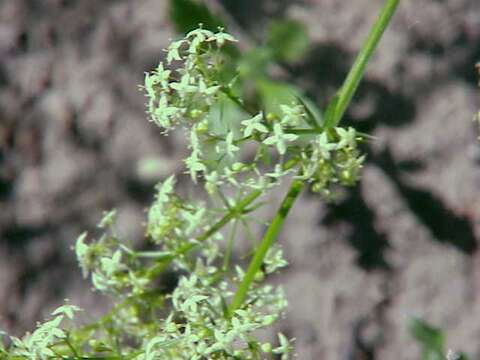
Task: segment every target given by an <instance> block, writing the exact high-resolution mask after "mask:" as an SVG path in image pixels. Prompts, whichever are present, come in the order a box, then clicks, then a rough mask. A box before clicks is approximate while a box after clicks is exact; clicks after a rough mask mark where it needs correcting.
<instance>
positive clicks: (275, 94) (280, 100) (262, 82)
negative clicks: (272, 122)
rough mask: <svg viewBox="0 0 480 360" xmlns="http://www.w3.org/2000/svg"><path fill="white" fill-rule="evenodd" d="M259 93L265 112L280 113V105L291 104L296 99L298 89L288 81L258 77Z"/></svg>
mask: <svg viewBox="0 0 480 360" xmlns="http://www.w3.org/2000/svg"><path fill="white" fill-rule="evenodd" d="M256 87H257V91H258V95H259V97H260V99H261V101H262V104H263V107H264V108H263V110H265V114H268V113H275V114H280V113H281V108H280V105H283V104H291V103H292V102H295V101H296V98H295V95H294V94H296V93H297V91H298V90H297V89H296V88H295V87H294V86H292V85H289V84H287V83H283V82H280V81H271V80H266V79H258V80H257V82H256Z"/></svg>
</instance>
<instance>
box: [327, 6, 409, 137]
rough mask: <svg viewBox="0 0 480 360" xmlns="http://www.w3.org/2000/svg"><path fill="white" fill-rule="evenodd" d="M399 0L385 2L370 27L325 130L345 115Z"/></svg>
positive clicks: (336, 123) (333, 125)
mask: <svg viewBox="0 0 480 360" xmlns="http://www.w3.org/2000/svg"><path fill="white" fill-rule="evenodd" d="M399 2H400V0H386V1H385V3H384V5H383V8H382V10H381V12H380V14H379V15H378V17H377V20H376V21H375V23H374V25H373V26H372V28H371V30H370V33H369V34H368V37H367V39H366V40H365V43H364V44H363V46H362V49H361V50H360V52H359V53H358V55H357V58H356V59H355V62H354V64H353V66H352V68H351V69H350V72H349V73H348V75H347V78H346V79H345V82H344V83H343V85H342V87H341V88H340V91H339V92H338V100H337V103H336V104H335V110H334V113H333V116H332V118H331V119H330V121H329V122H328V124H326V127H327V128H332V127H335V126H337V125H338V123H339V122H340V120H341V119H342V117H343V114H344V113H345V110H346V109H347V107H348V105H349V104H350V101H351V100H352V97H353V95H354V94H355V91H356V90H357V87H358V84H359V83H360V81H361V80H362V77H363V74H364V72H365V67H366V65H367V64H368V61H369V60H370V57H371V55H372V53H373V52H374V50H375V48H376V47H377V44H378V42H379V40H380V38H381V37H382V35H383V32H384V31H385V29H386V27H387V25H388V24H389V22H390V19H391V18H392V15H393V13H394V12H395V9H396V8H397V6H398V3H399Z"/></svg>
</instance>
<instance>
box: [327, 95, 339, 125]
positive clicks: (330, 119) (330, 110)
mask: <svg viewBox="0 0 480 360" xmlns="http://www.w3.org/2000/svg"><path fill="white" fill-rule="evenodd" d="M338 99H339V96H338V94H336V95H335V96H334V97H333V98H332V99H331V100H330V102H329V103H328V106H327V110H325V117H324V120H323V128H324V129H325V130H328V129H331V128H332V127H334V126H335V111H336V109H337V104H338Z"/></svg>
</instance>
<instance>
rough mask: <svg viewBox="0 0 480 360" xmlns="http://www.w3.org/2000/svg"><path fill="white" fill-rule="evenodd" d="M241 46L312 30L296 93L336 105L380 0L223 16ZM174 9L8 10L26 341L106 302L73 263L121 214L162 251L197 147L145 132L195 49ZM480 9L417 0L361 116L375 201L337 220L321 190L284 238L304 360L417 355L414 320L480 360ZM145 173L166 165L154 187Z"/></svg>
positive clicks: (1, 25)
mask: <svg viewBox="0 0 480 360" xmlns="http://www.w3.org/2000/svg"><path fill="white" fill-rule="evenodd" d="M209 3H210V5H211V6H212V7H213V8H215V9H217V10H219V11H223V12H224V13H225V14H227V15H228V14H229V15H228V17H229V19H230V21H234V22H235V24H236V25H235V26H234V27H233V29H234V30H233V32H234V33H235V32H237V33H235V34H236V35H238V36H239V37H240V38H242V37H245V36H246V35H245V34H248V33H250V34H251V33H255V32H256V31H257V30H258V29H260V28H261V27H262V26H263V24H264V23H265V22H266V20H267V19H268V17H270V16H274V15H275V16H278V15H281V16H288V17H291V18H294V19H298V20H301V21H302V22H303V23H305V24H306V26H307V28H308V32H309V36H310V38H311V40H312V44H311V48H310V51H309V53H308V55H307V57H306V58H305V59H304V60H303V61H301V62H300V63H299V64H297V65H295V66H294V67H293V68H292V69H291V70H292V72H293V78H294V80H295V82H296V83H297V84H298V85H300V86H301V87H303V88H304V89H306V90H307V91H308V92H309V93H310V94H313V95H314V97H316V99H315V100H317V101H319V102H320V103H322V102H323V103H324V101H325V96H326V95H327V94H330V93H331V91H332V89H333V88H334V86H337V85H339V84H340V83H341V80H342V79H343V77H344V75H345V72H346V70H347V69H348V65H349V64H350V62H351V60H352V57H353V54H354V53H355V50H356V49H358V47H359V45H360V43H361V41H362V39H363V38H364V36H365V34H366V33H367V31H368V28H369V25H370V24H371V23H372V21H373V19H374V16H375V14H376V13H377V10H378V8H379V7H380V5H381V3H382V1H380V0H355V1H339V0H304V1H243V2H240V1H234V0H230V1H227V0H224V1H222V2H216V1H209ZM166 5H167V4H166V1H165V0H139V1H126V0H124V1H122V0H117V1H113V0H102V1H93V0H83V1H80V0H42V1H37V0H3V1H0V328H3V329H5V330H7V331H9V332H13V333H15V334H21V333H22V332H24V331H25V330H26V329H29V328H31V327H32V326H33V324H34V323H35V321H36V320H40V319H42V317H43V316H45V315H46V314H47V313H48V311H49V310H51V309H52V307H54V306H56V305H58V304H59V303H60V302H61V300H62V299H63V298H65V297H68V298H70V299H72V302H74V303H76V304H78V305H80V306H82V307H84V308H87V309H92V311H94V312H95V313H100V312H101V311H102V310H103V309H104V308H105V307H106V306H107V304H106V302H105V301H104V300H101V301H99V299H98V298H97V297H96V295H94V294H90V292H89V291H87V290H88V288H89V284H88V283H87V282H85V281H83V280H82V279H81V277H80V272H79V271H77V268H76V264H75V260H74V256H73V253H72V251H71V250H70V247H71V245H72V243H73V241H74V239H75V238H76V236H77V235H78V234H79V233H80V232H81V231H83V230H88V229H90V230H91V229H93V228H94V226H95V224H96V223H97V221H98V219H99V218H100V215H101V211H102V210H104V209H109V208H112V207H116V208H117V209H118V212H119V217H120V228H121V229H120V230H121V232H122V234H124V235H125V236H127V237H129V238H132V239H140V238H141V237H142V227H141V226H140V224H141V222H142V221H143V218H144V209H145V207H146V206H148V203H149V202H150V200H151V198H152V189H153V188H152V186H153V184H154V182H155V179H161V178H162V176H165V175H167V174H170V173H171V172H173V171H175V172H181V171H182V170H181V163H180V162H179V159H180V158H181V157H182V156H183V155H184V147H183V144H184V142H183V139H182V138H181V137H180V136H177V137H176V136H170V137H169V138H167V139H165V138H163V137H161V136H160V134H159V131H158V129H157V128H155V127H154V126H153V125H152V124H151V123H148V122H147V121H146V120H145V116H144V105H143V103H144V98H143V96H142V94H141V93H140V92H139V91H138V89H137V86H136V85H137V84H139V83H141V82H142V77H143V72H144V71H146V70H148V69H151V68H152V66H154V65H155V63H156V62H157V61H158V59H159V57H160V56H161V55H162V52H161V50H162V48H164V47H165V46H166V45H167V43H168V39H169V38H170V37H174V36H175V34H174V32H173V30H172V26H171V23H170V21H169V19H168V13H167V10H166ZM478 60H480V1H478V0H448V1H441V0H422V1H416V0H403V1H402V2H401V5H400V8H399V10H398V12H397V14H396V15H395V18H394V20H393V23H392V25H391V27H390V28H389V30H388V31H387V33H386V35H385V37H384V39H383V40H382V42H381V44H380V48H379V50H378V52H377V54H376V55H375V57H374V60H373V62H372V63H371V64H370V65H369V67H368V72H367V76H366V79H365V82H364V84H363V85H362V87H361V89H360V93H359V96H357V97H356V101H355V105H354V106H353V108H352V109H351V111H350V112H349V113H348V116H347V120H348V121H349V122H350V123H352V124H354V125H355V126H357V127H358V128H360V129H361V130H362V131H365V132H368V133H372V134H373V135H375V136H376V137H377V140H376V141H375V142H374V143H373V144H371V145H370V147H369V149H368V151H369V161H368V165H367V166H366V168H365V172H364V177H363V179H362V181H361V184H360V186H359V187H358V188H357V189H355V190H352V191H348V192H345V194H344V195H343V196H342V198H341V199H340V201H339V202H338V203H337V204H336V205H330V206H326V205H324V204H322V202H321V201H319V199H318V198H317V197H315V196H314V195H311V194H304V196H303V198H302V199H301V201H300V202H299V203H298V204H297V205H296V207H295V209H294V211H293V212H292V215H291V218H290V219H289V220H288V222H287V228H286V231H285V232H284V233H283V235H282V236H281V242H282V243H283V245H284V247H285V249H286V253H287V254H286V255H287V258H288V259H289V261H290V263H291V266H290V267H289V268H288V269H287V270H285V271H283V273H282V275H281V276H280V277H278V278H277V279H275V281H281V282H283V283H285V287H286V291H287V295H288V297H289V300H290V312H289V315H288V318H287V319H286V320H285V321H284V322H283V323H282V324H281V325H280V327H281V328H282V330H283V331H285V332H286V333H287V334H288V335H289V336H292V337H296V338H297V342H296V347H297V352H298V358H299V359H302V360H303V359H334V360H336V359H339V360H340V359H342V360H343V359H350V360H354V359H398V360H401V359H417V358H418V349H417V346H416V344H415V343H414V342H413V341H412V340H411V338H410V337H409V335H408V333H407V328H406V325H407V322H408V319H409V318H410V317H411V316H420V317H423V318H425V319H426V320H428V321H429V322H431V323H432V324H435V325H437V326H441V327H443V328H445V329H446V330H447V331H448V346H449V347H450V348H454V349H463V350H464V351H466V352H468V353H469V354H470V355H471V357H472V359H479V358H480V342H479V341H478V339H479V335H480V255H479V252H478V251H476V250H477V239H478V236H479V230H480V228H479V225H480V222H479V221H480V196H479V186H480V173H479V163H480V147H479V146H478V145H477V142H476V137H477V134H476V130H477V129H476V127H475V124H474V123H473V122H472V117H473V114H474V113H475V112H476V111H477V109H478V108H479V101H478V99H479V96H478V94H479V89H478V88H477V87H476V82H477V80H476V75H475V72H474V63H475V62H476V61H478ZM145 157H152V158H155V159H157V160H159V161H160V162H161V163H162V165H163V166H162V168H161V169H160V170H159V173H158V174H157V175H158V176H157V177H156V178H154V179H152V178H151V177H150V178H149V177H145V176H144V175H143V174H142V172H141V171H139V170H141V169H140V168H139V164H140V162H141V160H142V159H144V158H145Z"/></svg>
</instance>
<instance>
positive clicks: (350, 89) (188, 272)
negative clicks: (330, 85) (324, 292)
mask: <svg viewBox="0 0 480 360" xmlns="http://www.w3.org/2000/svg"><path fill="white" fill-rule="evenodd" d="M397 3H398V1H392V0H389V1H387V2H386V3H385V6H384V8H383V10H382V12H381V14H380V16H379V20H378V21H377V23H376V24H375V25H374V26H373V28H372V32H371V34H370V35H369V37H368V39H367V42H366V43H365V46H364V48H363V49H362V51H361V53H360V55H359V57H358V59H357V62H356V63H355V64H354V66H353V67H352V71H351V73H350V74H349V76H348V77H347V79H346V81H345V84H344V85H343V87H342V88H341V89H340V91H339V92H338V95H337V96H336V97H334V99H333V100H332V102H331V104H330V106H329V107H328V109H327V111H326V113H325V115H324V117H323V118H320V117H319V116H318V115H315V113H316V112H315V111H312V109H311V108H310V107H309V106H308V105H307V102H306V101H304V100H303V98H302V97H301V96H297V97H296V100H294V101H293V102H290V103H282V104H279V106H278V110H276V111H268V112H267V111H264V110H262V109H261V108H259V109H257V108H254V107H251V106H249V105H248V104H246V102H245V101H244V100H243V99H242V97H241V95H240V93H241V91H240V88H239V86H238V84H237V82H236V76H235V74H233V75H232V72H231V71H228V67H229V64H228V58H227V57H226V56H225V51H224V49H225V47H226V46H228V45H229V44H231V43H233V42H235V41H236V40H235V38H234V37H233V36H232V35H230V34H228V33H226V32H224V31H223V29H219V31H218V32H212V31H209V30H206V29H203V28H202V27H200V28H199V29H196V30H193V31H191V32H189V33H188V34H187V35H186V36H185V38H183V39H181V40H178V41H175V42H173V43H172V44H171V45H170V46H169V47H168V49H167V55H166V62H160V63H159V65H158V66H157V67H156V69H154V70H153V71H151V72H149V73H146V74H145V81H144V85H143V86H142V88H143V89H144V91H145V93H146V96H147V113H148V115H149V117H150V120H151V121H152V122H154V123H155V124H157V125H158V126H159V127H160V128H161V129H162V131H163V132H164V133H165V135H167V134H168V133H169V132H171V131H173V130H175V129H177V128H180V129H181V131H183V132H184V134H185V137H186V138H187V139H188V149H189V154H188V156H187V157H186V159H185V160H184V163H185V169H186V172H187V173H188V174H189V175H190V177H191V179H192V181H193V182H194V183H195V184H197V185H201V186H202V187H203V188H204V190H205V194H206V195H207V196H206V199H205V200H198V199H192V198H190V197H188V196H182V195H181V191H180V190H179V189H178V188H176V185H177V184H176V177H175V176H173V175H172V176H170V177H168V178H167V179H165V180H164V181H162V182H161V183H160V184H158V186H157V189H156V190H157V194H156V197H155V200H154V202H153V204H152V205H151V207H150V209H149V211H148V215H147V221H146V232H145V235H146V237H147V238H148V240H149V241H150V242H151V243H152V244H153V245H154V246H155V247H156V248H157V249H156V250H153V251H140V250H136V249H134V248H133V247H132V246H129V245H128V244H127V243H126V242H125V241H123V240H122V239H120V238H119V236H118V235H117V233H116V231H115V222H116V216H115V211H110V212H107V213H105V215H104V217H103V219H102V220H101V222H100V223H99V225H98V226H99V228H101V229H102V230H103V234H102V236H100V237H99V238H98V239H95V240H90V241H87V234H82V235H81V236H80V237H79V238H78V239H77V241H76V245H75V252H76V255H77V258H78V261H79V263H80V267H81V269H82V273H83V275H84V277H90V278H91V281H92V284H93V286H94V288H95V289H96V290H97V291H99V292H101V293H105V294H108V295H110V296H112V297H113V298H114V299H115V306H114V307H113V309H112V310H111V311H110V312H109V313H108V314H106V315H104V316H103V317H102V318H100V319H99V320H98V321H96V322H94V323H92V324H88V325H84V326H80V327H75V326H74V325H73V324H72V323H71V320H72V318H73V315H74V313H75V312H78V311H79V310H80V309H78V308H77V307H75V306H73V305H70V304H66V305H64V306H62V307H60V308H58V309H57V310H55V311H54V312H53V313H52V316H53V317H52V319H51V320H48V321H47V322H45V323H43V324H39V325H38V327H37V329H36V330H35V331H34V332H33V333H32V334H27V335H26V336H25V337H23V338H22V339H20V338H16V337H10V345H9V346H8V348H0V354H2V355H5V356H6V357H7V358H10V359H23V358H29V359H53V358H61V359H72V358H73V359H100V358H102V359H107V358H108V359H146V360H147V359H148V360H149V359H197V360H200V359H263V358H272V357H274V356H280V357H281V358H282V359H288V358H289V356H290V354H291V351H292V339H288V338H287V337H286V336H285V335H283V334H281V333H280V334H278V342H276V341H267V340H261V337H260V336H259V334H260V331H261V330H262V329H265V328H270V327H271V326H272V324H273V323H274V322H275V321H276V320H278V319H279V318H281V317H282V315H283V313H284V311H285V308H286V306H287V300H286V299H285V296H284V294H283V291H282V288H281V287H276V286H272V285H270V284H268V283H267V281H266V280H267V279H268V276H269V275H270V274H272V273H275V272H276V271H278V270H279V269H281V268H282V267H285V266H286V265H287V261H286V260H285V259H284V257H283V253H282V249H281V248H280V247H279V246H278V245H277V244H276V243H275V240H276V238H277V236H278V234H279V232H280V230H281V227H282V225H283V222H284V220H285V218H286V216H287V215H288V212H289V210H290V209H291V207H292V205H293V203H294V201H295V199H296V198H297V197H298V196H299V194H300V192H301V190H302V188H303V187H304V186H309V187H310V189H311V191H313V192H315V193H318V194H320V195H321V196H322V197H324V198H326V199H330V198H331V197H332V194H333V189H334V187H335V186H337V185H345V186H350V185H353V184H355V182H356V181H357V180H358V178H359V173H360V170H361V167H362V163H363V160H364V157H363V156H362V155H361V152H360V150H359V148H358V145H359V143H360V142H361V141H362V136H360V134H358V133H357V132H356V131H355V129H353V128H343V127H340V126H339V125H338V124H339V121H340V119H341V117H342V115H343V113H344V111H345V109H346V107H347V106H348V104H349V102H350V100H351V98H352V96H353V93H354V90H355V89H356V87H357V85H358V83H359V81H360V78H361V76H362V74H363V70H364V68H365V66H366V64H367V60H368V58H369V56H370V55H371V53H372V52H373V50H374V48H375V46H376V44H377V42H378V40H379V39H380V36H381V34H382V32H383V30H384V29H385V27H386V25H387V23H388V20H389V19H390V17H391V15H392V14H393V11H394V10H395V7H396V5H397ZM286 180H290V181H291V185H290V188H289V190H288V191H287V194H286V196H285V197H284V199H283V200H282V201H281V204H280V206H279V209H278V211H277V212H276V213H275V215H274V216H273V218H272V219H271V221H269V222H267V224H266V229H265V232H264V234H263V237H262V238H261V240H260V241H258V242H257V241H256V240H255V239H254V238H255V236H254V235H253V231H252V227H254V226H255V224H256V222H257V218H258V216H252V215H253V214H254V212H255V211H257V210H258V209H259V208H261V207H262V206H263V205H264V203H265V199H266V196H267V194H269V193H270V192H271V191H273V189H274V188H275V187H277V186H278V185H279V184H281V183H282V182H283V181H286ZM225 227H229V228H230V230H229V231H228V232H225V231H223V230H224V228H225ZM239 228H242V229H243V233H244V234H245V237H247V238H250V239H251V240H252V246H251V249H250V250H249V254H250V253H251V254H252V255H251V256H249V257H250V262H249V264H248V266H247V267H246V268H244V267H242V266H241V263H240V262H235V261H234V256H233V248H234V242H236V241H237V240H238V238H239V231H238V229H239ZM167 268H170V269H173V270H174V271H175V272H176V273H177V274H179V279H178V283H177V284H176V286H175V288H174V289H173V291H171V292H165V291H163V290H162V288H161V286H159V284H158V279H159V277H160V275H161V274H162V273H163V272H164V271H165V270H166V269H167Z"/></svg>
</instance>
